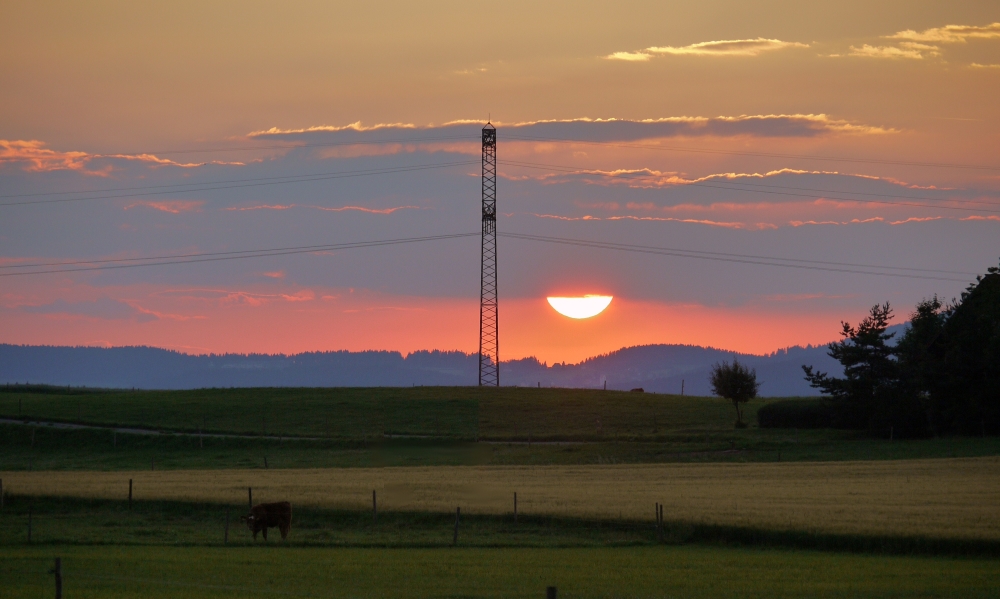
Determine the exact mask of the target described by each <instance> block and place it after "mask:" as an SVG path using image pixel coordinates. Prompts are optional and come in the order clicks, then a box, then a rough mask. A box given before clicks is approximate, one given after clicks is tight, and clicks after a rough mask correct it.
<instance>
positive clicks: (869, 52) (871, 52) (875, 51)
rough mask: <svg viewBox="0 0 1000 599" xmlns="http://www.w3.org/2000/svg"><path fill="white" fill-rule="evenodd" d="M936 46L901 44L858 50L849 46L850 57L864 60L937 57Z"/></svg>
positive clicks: (868, 46) (865, 45)
mask: <svg viewBox="0 0 1000 599" xmlns="http://www.w3.org/2000/svg"><path fill="white" fill-rule="evenodd" d="M938 50H939V49H938V47H937V46H930V45H927V44H918V43H903V44H900V47H897V46H870V45H868V44H864V45H863V46H861V47H860V48H857V47H855V46H851V52H850V56H861V57H864V58H890V59H895V58H910V59H916V60H922V59H924V58H927V57H929V56H939V55H940V54H941V53H940V52H939V51H938Z"/></svg>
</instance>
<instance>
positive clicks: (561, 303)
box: [546, 295, 612, 318]
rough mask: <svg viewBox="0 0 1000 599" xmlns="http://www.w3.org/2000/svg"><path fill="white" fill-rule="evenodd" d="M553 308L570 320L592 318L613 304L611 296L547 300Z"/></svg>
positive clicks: (552, 298) (551, 298)
mask: <svg viewBox="0 0 1000 599" xmlns="http://www.w3.org/2000/svg"><path fill="white" fill-rule="evenodd" d="M546 299H547V300H548V301H549V305H550V306H552V308H553V309H554V310H555V311H556V312H558V313H560V314H562V315H563V316H569V317H570V318H590V317H591V316H597V315H598V314H600V313H601V312H604V309H605V308H607V307H608V304H610V303H611V299H612V296H610V295H585V296H583V297H549V298H546Z"/></svg>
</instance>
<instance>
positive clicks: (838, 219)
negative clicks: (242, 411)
mask: <svg viewBox="0 0 1000 599" xmlns="http://www.w3.org/2000/svg"><path fill="white" fill-rule="evenodd" d="M998 99H1000V3H997V2H995V1H992V2H985V1H984V2H961V3H945V2H939V1H934V2H916V1H909V0H908V1H900V2H877V1H876V2H872V1H871V0H868V1H865V2H837V3H803V2H777V1H775V2H735V1H718V2H713V1H700V2H662V1H658V2H626V1H620V2H614V3H580V2H545V3H543V2H524V3H498V4H477V3H470V2H450V3H447V2H437V3H411V2H366V3H354V4H352V5H349V4H347V3H329V2H280V3H279V2H231V3H227V2H210V3H206V2H170V3H162V4H156V5H150V4H147V3H133V2H92V3H75V4H64V3H47V2H31V3H10V2H8V3H4V4H3V5H2V6H0V107H2V110H0V215H2V217H0V343H17V344H56V345H97V346H120V345H150V346H157V347H164V348H170V349H177V350H180V351H184V352H188V353H208V352H217V353H218V352H266V353H277V352H281V353H295V352H302V351H317V350H340V349H348V350H364V349H389V350H399V351H402V352H403V353H406V352H410V351H414V350H418V349H441V350H452V349H459V350H463V351H466V352H473V351H475V350H476V349H477V344H478V331H479V328H478V298H479V280H480V279H479V240H478V238H477V237H476V236H475V235H470V236H465V237H455V238H450V239H442V240H434V241H424V242H420V243H409V244H402V245H382V246H377V247H366V248H354V249H342V248H337V247H333V248H330V247H325V248H319V249H317V250H315V251H307V252H300V253H293V254H283V255H272V256H266V257H258V258H252V259H235V260H215V261H198V262H191V263H187V264H172V265H159V266H147V267H139V268H120V269H110V270H82V271H76V272H68V271H71V270H73V269H78V268H89V267H93V266H108V265H126V264H130V263H129V262H100V263H98V262H94V261H97V260H105V261H107V260H126V259H135V258H150V257H164V256H177V255H189V254H206V253H220V252H238V251H244V250H267V249H274V248H290V247H303V246H331V245H335V244H346V243H353V242H368V241H378V240H394V239H402V238H414V237H425V236H434V235H456V234H474V233H476V232H478V231H479V226H480V223H479V218H480V166H479V160H480V143H479V130H480V128H481V127H482V126H483V124H484V123H485V121H486V120H487V119H491V120H492V122H493V124H495V125H496V127H497V131H498V146H497V155H498V159H499V169H498V170H499V182H498V199H497V207H498V212H500V213H501V214H500V217H499V222H498V229H499V231H500V233H501V234H502V236H501V237H500V239H499V242H498V245H499V295H500V355H501V357H502V358H503V359H514V358H522V357H526V356H537V357H538V358H539V359H541V360H544V361H547V362H549V363H552V362H562V361H566V362H576V361H579V360H581V359H583V358H586V357H588V356H592V355H595V354H600V353H606V352H608V351H613V350H615V349H618V348H620V347H623V346H630V345H639V344H650V343H685V344H697V345H710V346H714V347H719V348H725V349H731V350H736V351H746V352H754V353H765V352H771V351H774V350H776V349H779V348H782V347H786V346H790V345H796V344H800V345H804V344H809V343H812V344H818V343H825V342H828V341H830V340H832V339H834V338H835V337H836V336H837V333H838V330H839V328H840V325H839V323H840V321H841V320H849V321H852V322H856V321H857V320H858V319H860V318H861V317H863V316H864V314H865V313H866V312H867V310H868V308H870V306H871V305H873V304H875V303H881V302H886V301H888V302H891V303H892V304H893V306H895V307H896V310H897V320H896V322H899V321H901V320H903V319H905V318H906V316H907V315H908V314H909V312H910V311H912V309H913V306H914V305H915V304H916V303H917V302H918V301H920V300H921V299H923V298H927V297H930V296H932V295H934V294H937V295H938V296H941V297H943V298H948V299H950V298H953V297H955V296H957V295H959V293H960V292H961V290H962V289H964V288H965V287H966V286H967V285H968V284H969V283H970V282H973V281H974V280H975V276H976V274H979V273H984V272H985V270H986V268H987V267H989V266H996V265H997V264H998V261H1000V241H998V240H1000V156H998V150H1000V110H998V106H1000V101H998ZM503 234H522V235H533V236H544V237H550V238H551V237H559V238H565V239H575V240H586V241H589V242H604V243H608V242H610V243H614V244H630V245H632V246H647V247H656V248H664V250H663V251H659V253H649V252H648V251H647V252H635V251H628V252H626V251H620V250H615V249H609V248H608V247H602V248H598V247H585V246H580V245H561V244H556V243H551V242H545V241H538V240H528V239H524V238H521V239H518V238H514V237H509V236H503ZM619 247H620V246H619ZM215 257H221V256H219V255H216V256H215ZM187 259H192V258H186V260H187ZM163 260H165V259H164V258H161V259H160V261H163ZM66 262H73V263H74V264H59V265H54V266H53V265H52V263H66ZM782 265H784V266H782ZM790 266H797V267H800V268H791V267H790ZM801 267H807V268H801ZM46 270H61V271H66V272H57V273H49V274H24V273H37V272H39V271H46ZM859 271H864V272H859ZM865 273H867V274H865ZM895 275H899V276H895ZM586 294H599V295H613V296H614V300H613V301H612V303H611V305H610V306H609V307H608V309H607V310H606V311H604V312H603V313H601V314H600V315H598V316H595V317H593V318H590V319H585V320H576V319H570V318H567V317H565V316H561V315H559V314H558V313H556V312H555V311H554V310H553V309H552V308H551V307H550V306H549V305H548V303H547V302H546V299H545V298H546V297H547V296H554V295H555V296H574V295H586Z"/></svg>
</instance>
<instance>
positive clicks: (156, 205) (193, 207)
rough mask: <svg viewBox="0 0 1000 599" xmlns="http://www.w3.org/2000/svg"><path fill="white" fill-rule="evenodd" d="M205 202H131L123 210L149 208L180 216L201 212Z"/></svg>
mask: <svg viewBox="0 0 1000 599" xmlns="http://www.w3.org/2000/svg"><path fill="white" fill-rule="evenodd" d="M204 205H205V202H201V201H194V200H167V201H162V202H151V201H141V202H133V203H131V204H129V205H128V206H125V210H130V209H132V208H149V209H151V210H159V211H161V212H169V213H170V214H180V213H181V212H201V207H202V206H204Z"/></svg>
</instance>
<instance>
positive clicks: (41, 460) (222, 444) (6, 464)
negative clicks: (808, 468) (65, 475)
mask: <svg viewBox="0 0 1000 599" xmlns="http://www.w3.org/2000/svg"><path fill="white" fill-rule="evenodd" d="M992 455H1000V438H996V437H987V438H976V437H973V438H944V439H921V440H913V441H907V442H899V441H897V442H890V441H888V440H884V439H865V438H860V437H858V435H856V434H853V433H845V432H843V431H823V430H820V431H816V430H812V431H789V430H775V429H765V430H759V429H750V430H742V431H727V432H718V433H714V434H710V435H707V439H706V438H705V437H698V438H695V439H676V440H672V441H600V442H570V443H538V442H533V443H531V444H528V443H527V442H523V441H522V442H505V441H504V442H480V443H475V442H472V441H462V440H455V439H447V438H435V439H414V438H396V439H392V438H390V439H386V438H382V439H379V440H377V441H376V440H369V441H359V440H336V439H330V440H318V441H306V440H301V439H300V440H287V439H285V440H278V439H261V438H253V437H250V438H222V437H211V436H206V437H204V438H198V437H197V436H186V435H175V434H166V435H142V434H120V433H119V434H114V433H112V432H111V431H109V430H96V429H95V430H62V429H57V428H54V427H51V426H37V427H35V426H23V425H10V424H0V470H10V471H14V470H32V469H33V470H146V469H150V468H156V469H157V470H163V469H170V470H172V469H233V468H254V469H256V468H260V469H263V468H264V465H265V462H264V460H265V458H266V459H267V465H268V467H270V468H350V467H376V466H457V465H469V466H471V465H583V464H642V463H666V462H777V461H779V460H780V461H786V462H787V461H830V460H854V461H856V460H886V459H921V458H934V457H977V456H992Z"/></svg>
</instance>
